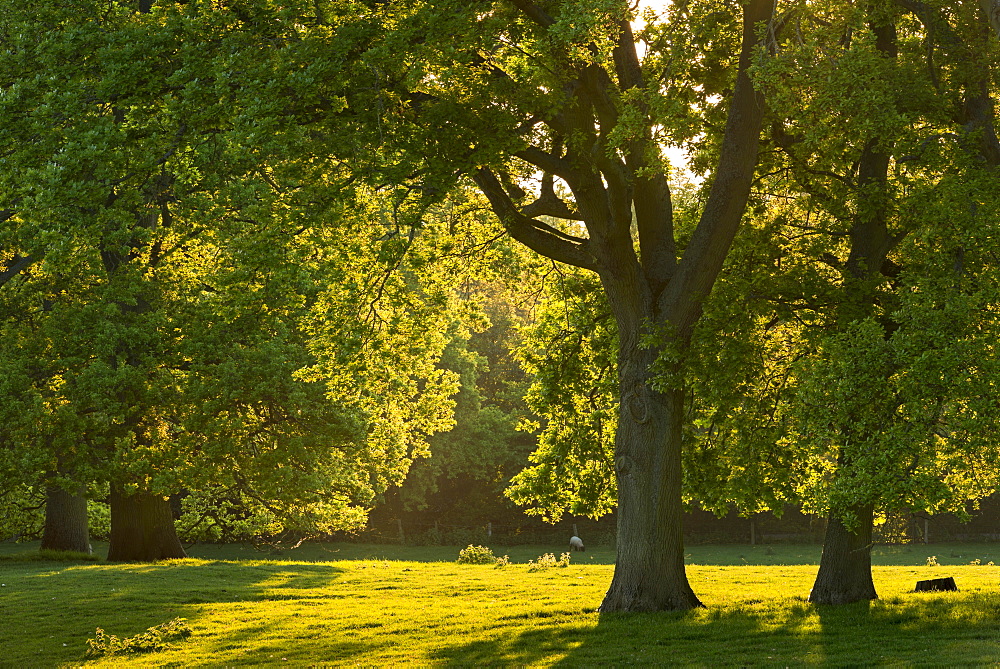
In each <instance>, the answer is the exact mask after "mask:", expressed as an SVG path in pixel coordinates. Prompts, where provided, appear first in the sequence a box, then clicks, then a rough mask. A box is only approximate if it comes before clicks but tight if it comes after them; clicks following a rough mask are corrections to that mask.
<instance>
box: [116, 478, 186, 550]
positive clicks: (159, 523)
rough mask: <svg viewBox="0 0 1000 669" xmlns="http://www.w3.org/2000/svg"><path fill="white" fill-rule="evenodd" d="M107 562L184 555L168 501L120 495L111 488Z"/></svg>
mask: <svg viewBox="0 0 1000 669" xmlns="http://www.w3.org/2000/svg"><path fill="white" fill-rule="evenodd" d="M110 501H111V545H110V546H109V547H108V561H109V562H154V561H156V560H168V559H172V558H185V557H187V553H185V552H184V547H183V546H181V542H180V539H178V538H177V531H176V529H175V527H174V517H173V514H172V513H171V510H170V501H169V500H168V499H167V498H164V497H161V496H159V495H151V494H149V493H145V492H138V493H135V494H132V495H126V494H124V493H123V492H122V491H121V489H120V488H118V487H117V486H112V488H111V500H110Z"/></svg>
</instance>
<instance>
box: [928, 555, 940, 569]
mask: <svg viewBox="0 0 1000 669" xmlns="http://www.w3.org/2000/svg"><path fill="white" fill-rule="evenodd" d="M927 566H928V567H938V566H940V565H939V564H938V561H937V555H929V556H928V557H927Z"/></svg>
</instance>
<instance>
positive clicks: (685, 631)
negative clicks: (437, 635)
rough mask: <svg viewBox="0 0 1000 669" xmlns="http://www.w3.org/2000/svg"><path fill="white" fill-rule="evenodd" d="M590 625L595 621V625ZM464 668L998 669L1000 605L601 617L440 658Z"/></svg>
mask: <svg viewBox="0 0 1000 669" xmlns="http://www.w3.org/2000/svg"><path fill="white" fill-rule="evenodd" d="M591 621H592V619H591ZM436 659H438V660H440V661H443V662H445V663H448V664H461V665H480V664H488V665H494V666H495V665H500V666H508V665H512V666H525V665H528V666H530V665H538V664H545V665H550V664H554V665H559V666H566V667H579V666H619V665H626V664H629V665H631V664H638V665H646V666H676V665H682V666H711V667H716V666H718V667H751V666H808V665H823V666H881V665H892V666H901V665H902V666H911V665H921V666H996V663H997V662H998V661H1000V597H998V596H997V595H992V594H978V593H969V594H967V595H966V596H964V597H962V598H955V597H947V596H940V595H933V596H924V595H917V594H913V595H907V596H905V597H897V598H893V599H891V600H888V601H885V602H871V603H868V602H862V603H858V604H851V605H846V606H837V607H833V606H830V607H817V606H814V605H812V604H809V603H807V602H805V601H801V600H784V601H782V602H781V603H778V604H770V605H768V604H766V603H759V604H749V603H747V604H742V605H735V606H729V607H719V608H711V609H702V610H696V611H690V612H686V613H658V614H615V615H609V614H603V615H600V616H599V617H598V621H597V624H596V625H593V624H592V622H581V624H580V625H575V626H574V625H567V624H566V622H565V620H562V621H559V622H556V623H555V624H552V625H546V624H545V621H544V620H542V621H539V623H538V625H536V626H535V627H534V628H533V629H530V630H527V631H523V629H522V630H521V631H517V632H512V633H508V634H504V633H502V632H501V633H500V634H498V635H496V636H494V637H492V638H488V639H478V640H474V641H469V642H467V643H463V644H458V645H453V646H450V647H448V648H444V649H442V650H440V651H439V652H438V653H437V655H436Z"/></svg>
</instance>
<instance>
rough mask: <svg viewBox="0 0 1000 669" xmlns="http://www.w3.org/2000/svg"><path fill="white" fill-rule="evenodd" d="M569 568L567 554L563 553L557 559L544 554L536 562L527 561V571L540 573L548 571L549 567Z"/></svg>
mask: <svg viewBox="0 0 1000 669" xmlns="http://www.w3.org/2000/svg"><path fill="white" fill-rule="evenodd" d="M568 566H569V553H563V554H562V555H561V556H560V557H559V559H558V560H557V559H556V556H555V555H553V554H552V553H546V554H545V555H542V556H539V558H538V561H537V562H535V561H534V560H528V571H541V570H542V569H549V568H551V567H568Z"/></svg>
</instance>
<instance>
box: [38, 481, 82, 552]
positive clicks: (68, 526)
mask: <svg viewBox="0 0 1000 669" xmlns="http://www.w3.org/2000/svg"><path fill="white" fill-rule="evenodd" d="M41 549H42V550H49V551H76V552H78V553H88V554H89V553H91V552H92V551H91V547H90V529H89V527H88V526H87V498H86V497H83V496H82V495H74V494H72V493H69V492H67V491H66V490H64V489H63V488H61V487H60V486H56V485H50V486H49V487H48V488H47V490H46V492H45V529H44V531H43V533H42V546H41Z"/></svg>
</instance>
